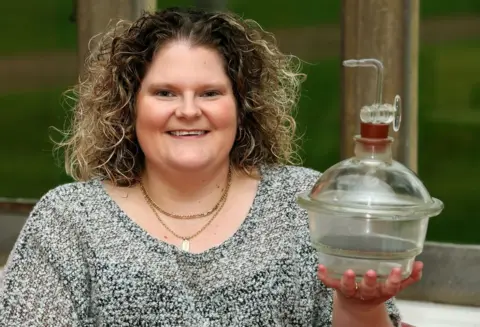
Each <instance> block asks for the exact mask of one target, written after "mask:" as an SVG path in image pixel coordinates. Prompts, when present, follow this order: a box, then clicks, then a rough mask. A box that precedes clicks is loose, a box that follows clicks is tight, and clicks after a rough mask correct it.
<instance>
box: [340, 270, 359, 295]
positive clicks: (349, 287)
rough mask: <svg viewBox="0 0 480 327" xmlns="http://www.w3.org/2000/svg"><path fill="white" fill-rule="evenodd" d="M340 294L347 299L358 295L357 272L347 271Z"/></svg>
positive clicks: (342, 280)
mask: <svg viewBox="0 0 480 327" xmlns="http://www.w3.org/2000/svg"><path fill="white" fill-rule="evenodd" d="M340 292H342V294H343V295H345V296H346V297H352V296H354V295H355V293H357V283H356V281H355V272H354V271H353V270H351V269H349V270H347V271H346V272H345V273H344V274H343V276H342V279H341V280H340Z"/></svg>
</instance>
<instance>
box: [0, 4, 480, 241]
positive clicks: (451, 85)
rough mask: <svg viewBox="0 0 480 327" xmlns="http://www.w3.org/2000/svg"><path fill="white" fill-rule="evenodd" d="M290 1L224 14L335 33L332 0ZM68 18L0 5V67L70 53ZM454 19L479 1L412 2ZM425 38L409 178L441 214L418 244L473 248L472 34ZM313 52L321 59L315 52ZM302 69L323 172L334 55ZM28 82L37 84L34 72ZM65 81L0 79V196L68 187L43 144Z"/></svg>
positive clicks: (336, 84) (38, 7) (477, 113)
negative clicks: (413, 168) (22, 83)
mask: <svg viewBox="0 0 480 327" xmlns="http://www.w3.org/2000/svg"><path fill="white" fill-rule="evenodd" d="M299 3H300V2H299V1H287V0H276V1H265V0H262V1H242V0H229V1H228V8H229V9H230V10H233V11H235V12H237V13H240V14H242V15H244V16H245V17H248V18H253V19H255V20H257V21H258V22H259V23H260V24H261V25H262V26H263V27H265V28H266V29H269V30H274V31H276V30H281V29H289V28H300V27H305V26H332V27H337V28H338V24H339V22H340V1H339V0H322V1H319V0H302V1H301V5H299ZM172 5H194V1H187V0H183V1H181V0H176V1H175V0H168V1H167V0H160V1H159V2H158V6H159V8H162V7H168V6H172ZM25 8H28V9H25ZM72 12H73V2H72V1H67V0H50V1H48V2H47V1H37V0H24V1H17V2H13V1H8V2H7V1H3V2H2V3H0V18H1V20H0V21H1V22H2V23H1V24H2V25H3V26H5V28H3V29H2V38H1V40H2V42H0V59H1V60H0V64H4V65H8V64H9V63H10V62H13V61H14V60H13V58H15V57H16V56H22V57H23V58H27V59H25V60H35V58H37V57H41V56H45V55H46V54H52V53H59V54H62V56H68V54H71V55H72V54H74V51H75V50H76V26H75V24H74V23H73V22H70V21H69V17H70V15H71V14H72ZM463 18H465V21H467V20H469V21H472V20H474V21H475V20H480V1H478V0H456V1H451V0H423V1H421V25H420V26H421V27H422V26H423V25H425V24H429V23H431V22H437V23H438V22H440V23H441V22H443V21H445V24H447V23H449V24H451V22H452V20H454V21H456V22H458V24H462V20H463ZM440 25H441V24H440ZM475 26H478V24H477V25H475ZM438 33H442V32H441V31H440V30H439V32H438ZM432 37H434V38H435V39H436V41H435V42H429V40H428V38H427V39H422V41H421V45H420V65H419V66H420V72H419V76H420V77H419V78H420V80H419V149H418V151H419V172H418V173H419V175H420V177H421V179H422V180H423V181H424V182H425V184H426V186H427V188H428V189H429V190H430V191H431V193H432V195H434V196H435V197H438V198H440V199H442V200H443V201H444V202H445V205H446V208H445V211H444V212H443V213H442V215H441V216H439V217H437V218H435V219H433V220H432V221H431V224H430V227H429V232H428V236H427V238H428V239H429V240H431V241H443V242H455V243H475V244H480V236H479V233H478V230H479V229H480V219H479V220H477V219H478V218H479V217H478V216H479V214H478V213H477V212H478V210H477V208H475V207H474V206H475V205H476V204H478V202H477V201H478V194H479V191H480V187H479V184H480V173H479V172H478V168H480V146H479V144H480V30H479V31H477V32H476V33H472V32H471V33H469V35H468V36H462V35H458V37H457V36H455V37H453V38H452V37H447V38H445V41H442V40H441V39H442V37H441V35H440V36H439V35H437V33H434V35H433V36H432ZM315 52H316V53H322V49H319V50H316V51H315ZM330 52H331V51H330ZM309 62H312V60H309ZM17 64H19V63H18V62H17ZM20 64H22V62H20ZM73 64H75V62H74V63H73ZM63 65H64V63H63ZM70 68H71V67H70ZM63 70H64V68H62V63H61V62H60V61H59V63H58V65H56V64H55V63H54V64H53V65H52V67H51V71H52V76H53V78H54V77H55V75H56V74H61V73H62V71H63ZM70 70H71V69H70ZM305 72H306V73H307V74H308V79H307V82H306V83H305V85H304V91H303V97H302V100H301V105H300V110H299V113H298V116H297V117H298V118H297V119H298V123H299V129H300V130H299V133H302V134H305V138H304V142H303V153H302V154H303V157H304V160H305V166H309V167H313V168H315V169H318V170H320V171H322V170H324V169H326V168H328V167H329V166H331V165H332V164H334V163H336V162H337V161H339V160H340V154H339V149H340V58H339V56H338V55H333V56H329V55H322V56H320V57H319V58H317V59H316V60H313V62H312V65H306V66H305ZM30 78H31V79H35V78H37V77H36V75H35V72H34V71H32V74H31V77H30ZM67 80H68V81H69V82H67V81H66V79H65V78H61V79H59V82H58V84H56V83H54V82H52V81H49V82H48V83H43V82H42V81H41V80H39V81H37V83H36V85H37V86H35V87H30V88H29V87H19V90H18V91H15V90H12V89H11V87H7V86H8V85H7V84H8V83H9V77H6V76H3V78H2V82H0V108H1V112H2V115H1V118H0V127H1V128H0V145H1V148H2V149H3V151H2V160H1V161H0V177H1V181H2V182H1V183H0V197H24V198H25V197H27V198H38V197H40V196H41V195H42V194H43V193H44V192H46V191H47V190H48V189H50V188H52V187H54V186H56V185H58V184H59V183H64V182H67V181H69V179H68V178H67V177H66V176H65V175H64V173H63V167H62V166H60V165H58V164H56V162H55V161H54V158H53V156H52V144H51V142H50V141H49V137H50V136H51V135H54V136H55V135H56V134H55V133H53V132H52V131H51V130H49V127H50V126H56V127H62V126H63V121H64V118H65V110H64V108H62V105H61V93H62V92H63V91H65V89H66V88H67V87H69V86H70V84H71V83H74V82H75V80H76V76H74V75H72V76H71V78H70V79H67ZM26 82H27V81H26ZM2 83H3V85H2ZM26 84H28V85H34V84H35V83H33V84H32V81H28V83H26ZM5 89H8V91H5ZM57 136H58V135H57Z"/></svg>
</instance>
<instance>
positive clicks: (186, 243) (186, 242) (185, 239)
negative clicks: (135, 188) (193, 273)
mask: <svg viewBox="0 0 480 327" xmlns="http://www.w3.org/2000/svg"><path fill="white" fill-rule="evenodd" d="M139 184H140V190H141V191H142V194H143V197H144V198H145V201H146V202H147V204H148V206H149V207H150V208H151V209H152V211H153V213H154V214H155V216H156V217H157V220H158V221H159V222H160V223H161V224H162V225H163V227H165V229H166V230H167V231H169V232H170V233H171V234H172V235H173V236H175V237H177V238H179V239H181V240H182V244H181V249H182V250H183V251H186V252H188V251H189V250H190V240H191V239H193V238H194V237H196V236H198V235H200V233H202V232H203V231H204V230H205V229H206V228H207V227H208V226H209V225H210V224H211V223H212V221H213V220H214V219H215V218H216V217H217V215H218V214H219V213H220V211H221V210H222V208H223V206H224V205H225V202H226V200H227V197H228V192H229V190H230V186H231V184H232V168H231V167H229V168H228V175H227V183H226V186H225V188H224V190H223V193H222V196H221V197H220V199H219V200H218V202H217V203H216V204H215V206H214V207H213V208H212V209H210V210H208V211H207V212H203V213H197V214H189V215H178V214H175V213H170V212H168V211H166V210H163V209H162V208H161V207H160V206H159V205H157V204H156V203H155V202H154V201H153V199H152V198H151V197H150V195H149V194H148V192H147V190H146V189H145V187H144V185H143V183H142V180H140V183H139ZM159 212H160V213H161V214H163V215H165V216H167V217H170V218H174V219H181V220H188V219H198V218H205V217H208V216H211V217H210V218H209V219H208V220H207V222H206V223H205V225H203V226H202V228H200V229H199V230H198V231H197V232H195V233H193V234H191V235H188V236H184V235H183V236H182V235H180V234H178V233H176V232H175V231H173V230H172V229H171V228H170V227H169V226H168V225H167V224H166V223H165V221H164V220H163V219H162V218H161V217H160V215H159Z"/></svg>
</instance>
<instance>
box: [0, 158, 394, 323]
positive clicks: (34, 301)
mask: <svg viewBox="0 0 480 327" xmlns="http://www.w3.org/2000/svg"><path fill="white" fill-rule="evenodd" d="M317 177H318V173H317V172H315V171H313V170H310V169H306V168H300V167H288V166H287V167H277V168H264V169H262V181H261V182H260V184H259V188H258V191H257V194H256V197H255V200H254V203H253V206H252V208H251V209H250V213H249V214H248V217H247V218H246V220H245V221H244V223H243V224H242V225H241V227H240V229H239V230H238V231H237V232H236V233H235V234H234V236H232V237H231V238H230V239H228V240H227V241H226V242H224V243H222V244H221V245H219V246H218V247H215V248H212V249H210V250H208V251H206V252H204V253H201V254H192V253H185V252H182V251H181V250H180V249H178V248H176V247H175V246H173V245H170V244H167V243H163V242H160V241H158V240H156V239H154V238H153V237H151V236H150V235H149V234H147V233H146V232H145V231H144V230H143V229H141V228H140V227H139V226H138V225H136V224H135V223H134V222H133V221H132V220H130V219H129V218H128V217H127V216H126V215H125V213H124V212H123V211H122V210H121V209H120V208H119V207H118V206H117V205H116V203H115V202H114V201H113V200H112V199H111V198H110V197H109V196H108V195H107V193H105V191H104V189H103V186H102V184H101V183H100V182H99V181H98V180H92V181H89V182H84V183H71V184H66V185H62V186H59V187H57V188H55V189H53V190H51V191H49V192H48V193H47V194H46V195H45V196H44V197H42V199H41V200H40V201H39V202H38V204H37V205H36V206H35V208H34V210H33V211H32V213H31V215H30V217H29V219H28V220H27V223H26V225H25V227H24V229H23V231H22V233H21V235H20V237H19V239H18V241H17V244H16V246H15V249H14V251H13V252H12V254H11V256H10V259H9V263H8V264H7V267H6V271H5V276H4V280H3V283H2V286H1V294H0V326H12V327H16V326H22V327H26V326H34V327H36V326H49V327H50V326H51V327H53V326H55V327H61V326H182V327H183V326H195V327H199V326H200V327H201V326H212V327H213V326H231V327H237V326H238V327H239V326H248V327H252V326H331V319H332V291H331V290H327V289H326V288H325V286H324V285H323V284H322V283H321V282H320V281H319V280H318V279H317V276H316V269H317V263H316V256H315V252H314V250H313V249H312V247H311V246H310V243H309V234H308V222H307V215H306V212H305V211H304V210H302V209H300V208H299V207H298V206H297V204H296V202H295V201H296V200H295V196H296V194H298V193H299V192H301V191H303V190H306V189H307V188H310V187H311V186H312V185H313V183H314V182H315V180H316V179H317ZM387 304H388V309H389V311H390V312H391V317H392V320H393V321H394V322H395V324H398V319H399V318H398V312H397V309H396V308H395V306H394V305H393V302H388V303H387Z"/></svg>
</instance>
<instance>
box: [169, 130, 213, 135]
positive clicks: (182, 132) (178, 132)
mask: <svg viewBox="0 0 480 327" xmlns="http://www.w3.org/2000/svg"><path fill="white" fill-rule="evenodd" d="M207 133H208V131H169V132H168V134H170V135H173V136H201V135H205V134H207Z"/></svg>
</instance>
